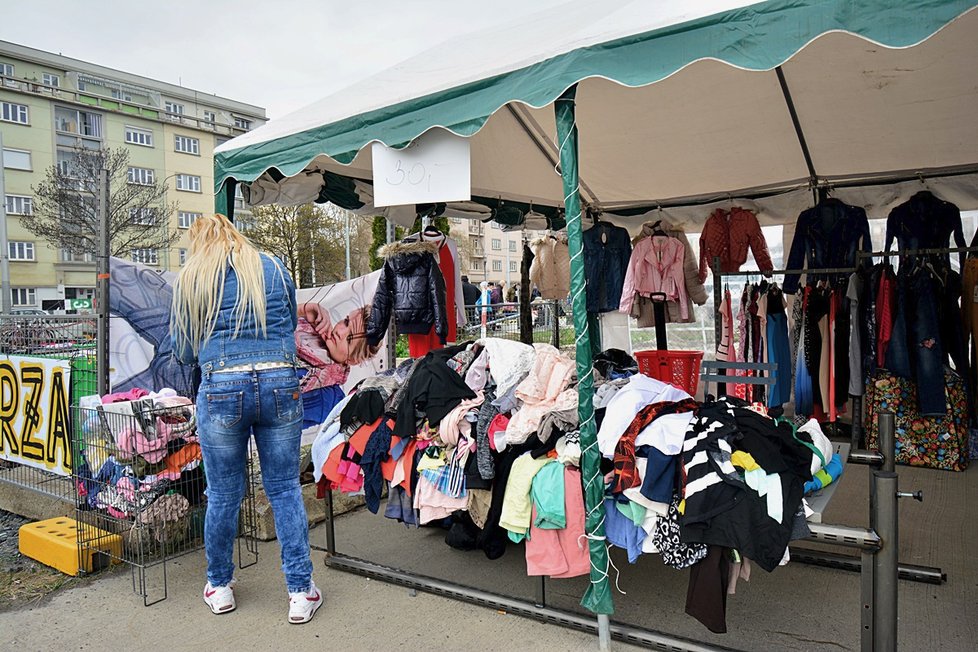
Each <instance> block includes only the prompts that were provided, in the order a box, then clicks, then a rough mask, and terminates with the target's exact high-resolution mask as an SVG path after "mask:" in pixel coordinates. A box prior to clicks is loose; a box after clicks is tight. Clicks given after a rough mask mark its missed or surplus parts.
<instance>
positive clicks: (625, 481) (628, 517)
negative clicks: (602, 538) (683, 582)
mask: <svg viewBox="0 0 978 652" xmlns="http://www.w3.org/2000/svg"><path fill="white" fill-rule="evenodd" d="M595 407H596V413H595V418H596V420H597V421H598V423H599V429H598V447H599V449H600V451H601V454H602V456H603V457H604V458H605V465H606V467H607V468H609V469H610V471H609V473H608V475H607V476H606V478H607V495H606V501H605V510H606V520H605V523H606V534H607V537H608V541H609V542H610V543H611V544H612V545H615V546H617V547H620V548H622V549H624V550H625V551H626V552H627V554H628V559H629V561H630V562H632V563H634V562H635V561H636V560H637V559H638V557H639V556H640V555H642V554H644V553H659V554H660V555H661V556H662V560H663V563H665V564H666V565H668V566H671V567H673V568H677V569H682V568H690V569H691V572H690V578H689V588H688V592H687V601H686V612H687V613H688V614H690V615H692V616H694V617H695V618H697V619H698V620H700V622H702V623H703V624H704V625H706V626H707V627H708V628H709V629H710V630H711V631H713V632H717V633H723V632H725V631H726V601H727V595H728V594H733V593H734V592H735V591H736V585H737V581H738V579H744V580H747V579H749V576H750V568H751V565H752V564H756V565H758V566H760V567H761V568H763V569H764V570H766V571H771V570H773V569H774V568H776V567H778V566H779V565H783V564H785V563H787V562H788V560H789V554H788V543H789V541H792V540H795V539H800V538H805V537H807V536H809V531H808V528H807V525H806V516H807V514H806V506H805V504H804V500H803V496H804V495H805V494H806V493H810V492H814V491H818V490H820V489H822V488H823V487H825V486H827V485H828V484H830V483H831V482H833V481H835V480H837V479H838V477H839V475H840V474H841V473H842V460H841V458H840V457H839V456H838V455H836V454H833V447H832V444H831V442H830V441H829V440H828V438H827V437H826V436H825V435H824V434H823V433H822V431H821V429H820V427H819V424H818V422H817V421H815V420H814V419H812V420H808V421H807V422H805V423H803V424H802V425H801V426H800V427H798V426H796V425H795V424H794V423H793V422H791V421H789V420H786V419H783V418H774V417H772V416H769V415H768V413H767V408H766V407H765V406H764V405H762V404H760V403H747V402H746V401H744V400H741V399H739V398H736V397H733V396H727V397H724V398H721V399H720V400H716V401H709V402H706V403H702V404H700V403H698V402H696V401H694V400H693V399H692V397H691V396H689V395H688V394H686V393H685V392H684V391H682V390H680V389H677V388H675V387H673V386H671V385H667V384H665V383H662V382H660V381H658V380H655V379H652V378H647V377H644V376H640V375H635V376H632V377H630V378H628V379H627V380H625V381H624V382H622V380H621V379H619V380H610V381H607V382H604V383H601V384H600V385H599V387H598V391H597V392H596V398H595Z"/></svg>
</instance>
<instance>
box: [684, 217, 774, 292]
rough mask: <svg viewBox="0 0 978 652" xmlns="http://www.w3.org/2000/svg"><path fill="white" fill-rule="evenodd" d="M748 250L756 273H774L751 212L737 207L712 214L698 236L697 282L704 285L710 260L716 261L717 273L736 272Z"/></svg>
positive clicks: (744, 260) (755, 218)
mask: <svg viewBox="0 0 978 652" xmlns="http://www.w3.org/2000/svg"><path fill="white" fill-rule="evenodd" d="M748 247H749V248H750V250H751V252H752V253H753V254H754V262H756V263H757V267H758V269H760V270H761V271H762V272H767V271H771V270H772V269H774V264H773V263H772V262H771V254H770V253H768V250H767V241H766V240H765V239H764V234H763V233H762V232H761V225H760V224H758V222H757V216H756V215H754V213H753V212H752V211H749V210H747V209H745V208H740V207H739V206H734V207H733V208H731V209H730V210H729V211H728V210H724V209H722V208H718V209H716V210H715V211H713V213H712V214H711V215H710V217H709V219H708V220H706V224H705V225H703V232H702V233H700V282H701V283H702V282H703V281H706V272H707V270H708V269H709V268H710V265H711V264H712V263H713V259H714V258H719V259H720V270H721V271H723V272H737V271H740V266H741V265H743V264H744V263H745V262H747V249H748Z"/></svg>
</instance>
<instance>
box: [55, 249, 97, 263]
mask: <svg viewBox="0 0 978 652" xmlns="http://www.w3.org/2000/svg"><path fill="white" fill-rule="evenodd" d="M61 262H64V263H94V262H95V255H94V254H90V253H86V254H76V253H74V252H73V251H71V250H70V249H62V250H61Z"/></svg>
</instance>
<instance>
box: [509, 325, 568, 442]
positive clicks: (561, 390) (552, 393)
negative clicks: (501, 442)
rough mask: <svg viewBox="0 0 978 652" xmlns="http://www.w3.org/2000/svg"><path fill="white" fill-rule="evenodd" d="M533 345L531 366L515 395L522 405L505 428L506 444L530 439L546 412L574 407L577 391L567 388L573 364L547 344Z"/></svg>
mask: <svg viewBox="0 0 978 652" xmlns="http://www.w3.org/2000/svg"><path fill="white" fill-rule="evenodd" d="M533 347H534V348H535V349H536V358H535V359H534V362H533V369H532V370H530V375H529V376H527V377H526V379H525V380H524V381H523V382H522V383H520V384H519V386H518V387H517V388H516V398H518V399H520V400H521V401H523V405H522V407H520V409H519V410H517V411H516V412H515V413H514V414H513V417H512V419H510V421H509V425H508V426H507V427H506V442H507V443H508V444H522V443H523V442H525V441H526V440H527V439H529V437H530V435H532V434H533V433H534V432H536V431H537V428H539V427H540V421H542V420H543V417H544V416H546V415H547V413H549V412H553V411H561V412H562V411H564V410H569V409H573V408H576V407H577V392H576V391H575V390H568V389H567V386H568V385H569V384H570V381H571V379H572V378H573V376H574V363H573V362H572V361H571V360H570V359H569V358H567V357H566V356H564V355H561V353H560V351H558V350H557V349H556V348H554V347H553V346H551V345H549V344H534V345H533ZM565 390H566V391H565Z"/></svg>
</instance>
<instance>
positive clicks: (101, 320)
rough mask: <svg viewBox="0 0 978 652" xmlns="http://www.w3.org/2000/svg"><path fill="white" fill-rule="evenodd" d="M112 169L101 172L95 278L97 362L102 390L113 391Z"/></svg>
mask: <svg viewBox="0 0 978 652" xmlns="http://www.w3.org/2000/svg"><path fill="white" fill-rule="evenodd" d="M109 252H110V249H109V171H108V170H107V169H105V168H103V169H101V170H99V175H98V275H97V277H96V282H95V296H96V302H97V305H96V308H97V314H98V321H97V326H96V328H97V333H96V346H97V349H96V359H95V365H96V370H97V373H98V393H99V395H100V396H105V395H106V394H108V393H109V390H110V388H109V278H110V276H109Z"/></svg>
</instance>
